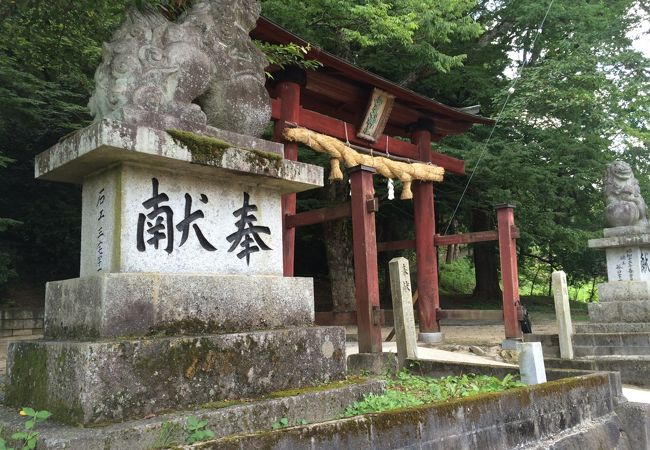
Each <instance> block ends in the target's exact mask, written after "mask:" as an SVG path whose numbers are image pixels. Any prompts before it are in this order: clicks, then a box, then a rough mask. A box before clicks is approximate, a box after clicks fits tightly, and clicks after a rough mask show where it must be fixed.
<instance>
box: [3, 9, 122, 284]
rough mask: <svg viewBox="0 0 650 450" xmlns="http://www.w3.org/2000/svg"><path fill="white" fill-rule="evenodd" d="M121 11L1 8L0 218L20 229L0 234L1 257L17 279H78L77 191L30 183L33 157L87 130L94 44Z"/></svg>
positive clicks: (96, 50)
mask: <svg viewBox="0 0 650 450" xmlns="http://www.w3.org/2000/svg"><path fill="white" fill-rule="evenodd" d="M122 13H123V4H120V3H119V2H118V3H115V2H110V1H89V0H85V1H78V2H68V1H63V0H53V1H44V0H31V1H29V0H23V1H18V2H3V3H2V4H0V104H1V105H2V107H1V108H0V154H4V155H6V156H7V157H9V158H11V159H12V160H14V162H13V163H12V164H11V165H9V166H7V167H2V168H0V191H1V192H3V195H2V197H1V198H0V217H11V218H12V219H15V220H18V221H20V222H22V223H23V225H22V226H20V227H12V228H11V229H8V230H6V232H5V233H4V239H3V241H2V247H3V253H4V254H11V255H13V256H15V260H14V261H13V263H12V265H13V266H14V267H15V269H16V271H17V272H18V274H19V275H20V277H21V278H23V279H25V280H29V279H32V280H34V281H37V282H39V284H40V282H41V281H43V280H46V279H53V278H62V277H71V276H75V275H76V274H78V264H79V263H78V259H79V234H80V231H79V226H80V214H79V202H80V193H79V189H78V188H77V187H74V186H65V185H60V184H54V183H52V184H50V183H47V182H42V181H34V179H33V176H34V175H33V174H34V165H33V164H34V161H33V158H34V155H36V154H37V153H40V152H42V151H44V150H45V149H47V148H48V147H50V146H51V145H54V144H55V143H56V142H57V140H58V139H59V138H61V137H62V136H64V135H66V134H68V133H70V132H72V131H74V130H76V129H78V128H80V127H82V126H84V125H86V124H88V123H89V120H90V116H89V114H88V110H87V108H86V104H87V102H88V97H89V94H90V92H91V90H92V86H93V82H92V77H93V74H94V70H95V67H96V66H97V64H98V63H99V60H100V56H101V42H102V41H103V40H105V39H107V38H108V37H109V36H110V33H111V31H112V29H113V28H114V27H115V26H116V25H117V24H118V23H119V21H120V20H121V16H122Z"/></svg>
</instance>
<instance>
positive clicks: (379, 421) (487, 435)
mask: <svg viewBox="0 0 650 450" xmlns="http://www.w3.org/2000/svg"><path fill="white" fill-rule="evenodd" d="M613 405H614V398H613V396H612V393H611V390H610V386H609V380H608V377H607V375H602V374H599V375H590V376H586V377H577V378H572V379H567V380H561V381H556V382H553V383H546V384H542V385H538V386H531V387H528V388H523V389H518V390H512V391H506V392H503V393H495V394H487V395H480V396H476V397H469V398H466V399H462V400H453V401H450V402H446V403H444V404H433V405H427V406H423V407H419V408H416V409H410V410H398V411H387V412H384V413H379V414H369V415H365V416H360V417H354V418H350V419H343V420H340V421H332V422H326V423H319V424H313V425H307V426H304V427H292V428H288V429H283V430H277V431H268V432H266V433H257V434H254V435H245V436H234V437H229V438H228V439H227V440H226V439H221V440H215V441H212V442H206V443H202V444H198V445H196V446H195V448H200V449H217V448H219V449H221V448H268V449H310V450H311V449H313V448H319V449H320V448H323V449H324V448H337V449H338V448H355V449H356V448H359V449H373V450H376V449H397V448H401V449H411V448H413V449H416V448H427V449H451V448H484V449H491V450H492V449H495V450H496V449H514V448H531V447H534V446H535V444H536V442H539V440H540V439H541V440H547V439H548V442H550V443H553V442H555V440H556V439H561V438H563V437H565V436H563V435H560V436H558V435H559V434H560V433H562V432H565V431H570V430H572V429H575V431H576V432H578V431H580V430H582V431H584V430H585V429H593V430H594V431H595V432H596V433H597V434H598V437H594V439H591V440H589V441H587V442H588V443H593V444H594V445H593V446H591V444H589V445H590V446H587V447H580V448H584V449H586V450H591V449H593V450H598V449H600V448H604V447H602V446H600V447H599V445H602V444H603V443H607V444H611V443H613V444H614V445H618V444H621V446H620V447H619V448H620V449H621V450H622V449H629V448H630V447H627V446H625V445H626V444H627V442H626V441H625V437H624V436H622V435H621V432H620V429H618V428H616V427H614V426H612V425H611V424H618V422H617V419H616V417H615V416H614V415H613ZM601 426H604V427H605V428H606V431H603V430H602V427H601ZM592 427H593V428H592ZM614 430H615V431H616V433H613V431H614ZM610 431H611V432H610ZM601 437H602V439H601ZM549 448H550V447H549ZM605 448H612V447H605Z"/></svg>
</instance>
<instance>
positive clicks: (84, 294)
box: [45, 273, 314, 339]
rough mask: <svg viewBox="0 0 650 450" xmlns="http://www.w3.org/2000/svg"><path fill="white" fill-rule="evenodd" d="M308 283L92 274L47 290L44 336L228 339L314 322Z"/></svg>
mask: <svg viewBox="0 0 650 450" xmlns="http://www.w3.org/2000/svg"><path fill="white" fill-rule="evenodd" d="M313 295H314V290H313V283H312V280H311V278H286V277H270V276H254V275H246V276H245V275H207V274H161V273H141V274H138V273H115V274H110V273H109V274H97V275H91V276H88V277H83V278H75V279H71V280H64V281H52V282H49V283H47V288H46V291H45V307H46V319H45V335H46V337H48V338H53V339H61V338H72V339H83V338H97V337H101V338H104V337H117V336H142V335H146V334H154V333H159V334H160V333H163V334H164V333H167V334H171V335H178V334H199V333H231V332H238V331H250V330H256V329H257V330H259V329H270V328H280V327H286V326H300V325H311V324H313V321H314V301H313Z"/></svg>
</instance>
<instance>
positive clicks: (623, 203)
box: [603, 161, 648, 227]
mask: <svg viewBox="0 0 650 450" xmlns="http://www.w3.org/2000/svg"><path fill="white" fill-rule="evenodd" d="M603 184H604V187H605V218H606V220H607V225H608V226H609V227H623V226H644V225H648V207H647V206H646V203H645V201H644V200H643V197H641V190H640V189H639V182H638V181H637V180H636V178H634V174H633V173H632V168H631V167H630V165H629V164H628V163H626V162H623V161H614V162H613V163H611V164H609V165H608V166H607V170H606V171H605V178H604V179H603Z"/></svg>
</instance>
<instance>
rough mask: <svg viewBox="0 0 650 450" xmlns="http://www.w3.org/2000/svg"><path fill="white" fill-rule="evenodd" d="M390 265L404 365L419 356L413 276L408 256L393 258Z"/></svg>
mask: <svg viewBox="0 0 650 450" xmlns="http://www.w3.org/2000/svg"><path fill="white" fill-rule="evenodd" d="M388 265H389V268H390V289H391V296H392V298H393V317H394V323H395V341H396V342H397V359H398V361H399V365H400V367H403V366H404V362H405V361H406V359H408V358H410V359H416V358H417V357H418V356H417V348H418V343H417V338H416V336H415V317H414V315H413V302H412V299H411V276H410V271H409V263H408V260H407V259H406V258H401V257H400V258H393V259H391V260H390V262H389V263H388Z"/></svg>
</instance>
